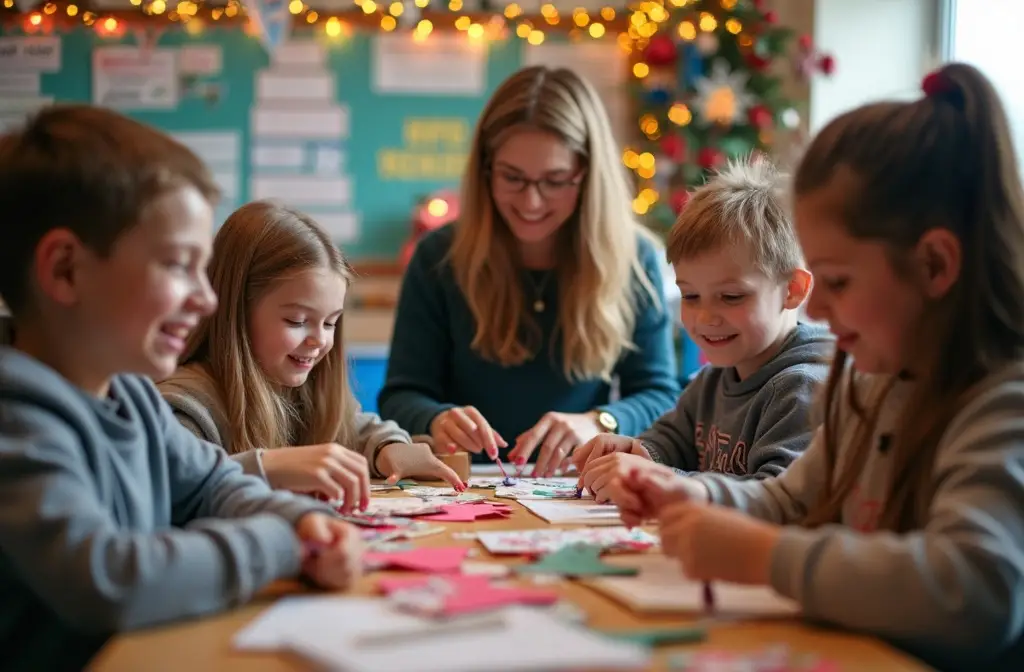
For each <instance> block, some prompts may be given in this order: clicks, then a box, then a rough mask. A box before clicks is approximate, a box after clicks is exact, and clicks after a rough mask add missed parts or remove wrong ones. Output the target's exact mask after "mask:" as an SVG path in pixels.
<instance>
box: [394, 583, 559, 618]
mask: <svg viewBox="0 0 1024 672" xmlns="http://www.w3.org/2000/svg"><path fill="white" fill-rule="evenodd" d="M377 585H378V587H379V588H380V590H381V591H382V592H384V593H385V594H386V595H388V596H389V598H390V599H391V602H392V603H393V604H395V605H396V606H398V607H400V608H402V609H404V610H408V611H412V612H414V613H418V614H424V615H431V616H446V617H451V616H461V615H464V614H467V613H474V612H480V611H486V610H491V609H499V608H501V607H507V606H509V605H512V604H525V605H533V606H546V605H550V604H554V603H555V602H557V601H558V599H559V595H558V593H557V592H555V591H553V590H544V589H539V588H520V587H516V586H511V587H504V586H495V585H493V584H492V583H491V579H490V577H488V576H482V575H469V576H467V575H454V576H450V577H449V576H445V577H438V578H426V579H425V578H421V577H418V578H414V579H401V578H397V579H396V578H388V579H383V580H381V581H380V582H379V583H378V584H377Z"/></svg>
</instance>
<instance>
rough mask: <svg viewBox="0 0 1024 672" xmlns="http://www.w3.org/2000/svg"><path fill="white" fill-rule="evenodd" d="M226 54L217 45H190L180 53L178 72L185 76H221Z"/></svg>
mask: <svg viewBox="0 0 1024 672" xmlns="http://www.w3.org/2000/svg"><path fill="white" fill-rule="evenodd" d="M223 68H224V52H223V51H222V50H221V48H220V46H219V45H216V44H190V45H186V46H184V47H182V48H181V49H180V50H179V51H178V71H179V72H180V73H181V74H183V75H219V74H220V71H221V70H222V69H223Z"/></svg>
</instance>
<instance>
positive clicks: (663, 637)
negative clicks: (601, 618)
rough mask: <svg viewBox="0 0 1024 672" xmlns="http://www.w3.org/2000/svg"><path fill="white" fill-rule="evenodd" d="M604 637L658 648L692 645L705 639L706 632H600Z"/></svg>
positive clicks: (685, 628)
mask: <svg viewBox="0 0 1024 672" xmlns="http://www.w3.org/2000/svg"><path fill="white" fill-rule="evenodd" d="M599 632H600V633H601V634H602V635H604V636H605V637H611V638H612V639H617V640H619V641H623V642H632V643H633V644H639V645H641V646H658V645H660V644H693V643H695V642H703V641H704V640H705V639H707V631H705V630H704V629H703V628H691V627H682V628H652V629H645V630H600V631H599Z"/></svg>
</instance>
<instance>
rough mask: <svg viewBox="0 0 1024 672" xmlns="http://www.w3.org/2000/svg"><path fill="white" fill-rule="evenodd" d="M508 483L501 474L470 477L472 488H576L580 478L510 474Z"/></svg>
mask: <svg viewBox="0 0 1024 672" xmlns="http://www.w3.org/2000/svg"><path fill="white" fill-rule="evenodd" d="M508 481H509V482H508V483H506V482H505V478H503V477H501V476H497V477H495V476H476V477H471V478H470V479H469V487H471V488H497V487H501V486H505V487H516V486H519V487H527V486H539V487H542V488H570V489H572V488H574V487H576V483H577V482H578V481H579V478H578V477H576V476H554V477H551V478H525V477H524V478H516V477H514V476H509V478H508Z"/></svg>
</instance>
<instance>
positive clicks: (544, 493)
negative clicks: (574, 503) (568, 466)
mask: <svg viewBox="0 0 1024 672" xmlns="http://www.w3.org/2000/svg"><path fill="white" fill-rule="evenodd" d="M494 496H495V497H499V498H501V499H516V500H522V499H593V498H594V496H593V495H592V494H590V493H589V492H587V491H584V492H583V493H580V492H579V490H577V489H576V486H575V485H573V486H571V487H567V486H561V485H559V486H550V485H533V484H531V483H528V482H524V481H520V482H519V483H517V484H516V485H511V486H508V485H500V486H498V487H496V488H495V489H494Z"/></svg>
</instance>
